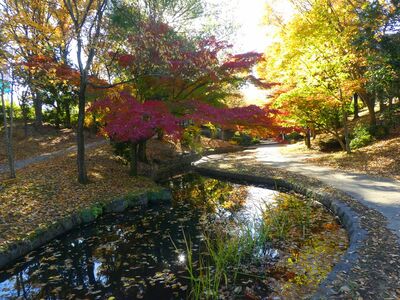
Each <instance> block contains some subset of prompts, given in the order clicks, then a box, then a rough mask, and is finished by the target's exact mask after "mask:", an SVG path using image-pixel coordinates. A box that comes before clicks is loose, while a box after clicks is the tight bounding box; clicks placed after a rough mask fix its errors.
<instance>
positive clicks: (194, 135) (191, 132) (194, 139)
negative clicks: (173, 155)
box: [181, 125, 203, 153]
mask: <svg viewBox="0 0 400 300" xmlns="http://www.w3.org/2000/svg"><path fill="white" fill-rule="evenodd" d="M200 135H201V129H200V128H199V127H197V126H193V125H191V126H188V127H187V128H185V130H184V131H183V134H182V139H181V144H182V146H184V147H188V148H189V149H190V150H192V151H194V152H196V153H201V152H202V150H203V149H202V146H201V140H200Z"/></svg>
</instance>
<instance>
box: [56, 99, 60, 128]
mask: <svg viewBox="0 0 400 300" xmlns="http://www.w3.org/2000/svg"><path fill="white" fill-rule="evenodd" d="M55 106H56V119H55V123H56V128H57V129H60V124H61V106H60V103H58V101H56V103H55Z"/></svg>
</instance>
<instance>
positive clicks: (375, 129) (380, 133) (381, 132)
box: [369, 125, 389, 139]
mask: <svg viewBox="0 0 400 300" xmlns="http://www.w3.org/2000/svg"><path fill="white" fill-rule="evenodd" d="M369 133H370V134H371V135H372V136H374V137H375V138H377V139H383V138H385V137H386V136H387V135H388V134H389V127H388V126H387V125H375V126H372V127H370V128H369Z"/></svg>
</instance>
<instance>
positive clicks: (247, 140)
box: [232, 132, 260, 146]
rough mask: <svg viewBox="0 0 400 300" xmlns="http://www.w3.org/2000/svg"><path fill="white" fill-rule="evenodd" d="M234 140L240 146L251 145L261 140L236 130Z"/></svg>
mask: <svg viewBox="0 0 400 300" xmlns="http://www.w3.org/2000/svg"><path fill="white" fill-rule="evenodd" d="M232 141H234V142H235V143H237V144H238V145H240V146H251V145H254V144H258V143H259V142H260V141H259V139H257V138H253V137H252V136H251V135H249V134H247V133H243V132H236V133H235V135H234V136H233V137H232Z"/></svg>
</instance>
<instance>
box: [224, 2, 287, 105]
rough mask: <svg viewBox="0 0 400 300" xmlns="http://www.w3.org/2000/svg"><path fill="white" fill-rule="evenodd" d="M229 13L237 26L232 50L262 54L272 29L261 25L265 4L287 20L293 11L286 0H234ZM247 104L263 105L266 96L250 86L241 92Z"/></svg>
mask: <svg viewBox="0 0 400 300" xmlns="http://www.w3.org/2000/svg"><path fill="white" fill-rule="evenodd" d="M233 2H234V4H232V5H231V6H232V11H231V12H229V15H231V17H232V18H234V20H235V22H236V23H237V25H238V31H237V35H236V38H235V40H234V45H235V46H234V49H235V51H238V52H248V51H257V52H261V53H264V52H265V49H266V48H267V47H268V45H270V44H271V42H272V36H273V29H272V28H268V27H267V26H266V25H264V24H263V17H264V14H265V11H266V8H265V7H266V4H268V5H270V6H272V7H273V8H274V10H276V11H278V12H279V13H284V14H285V15H286V16H287V17H288V18H289V17H290V16H291V15H292V13H293V9H292V8H291V5H290V3H289V1H288V0H234V1H233ZM242 92H243V94H244V95H245V98H246V103H247V104H263V103H265V102H266V98H267V94H266V92H265V91H261V90H259V89H257V88H256V87H254V86H252V85H250V86H248V87H246V88H243V90H242Z"/></svg>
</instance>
